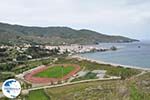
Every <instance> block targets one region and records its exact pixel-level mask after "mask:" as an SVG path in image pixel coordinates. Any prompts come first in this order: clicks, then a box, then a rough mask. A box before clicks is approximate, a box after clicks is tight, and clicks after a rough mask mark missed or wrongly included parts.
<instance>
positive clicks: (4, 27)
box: [0, 23, 138, 45]
mask: <svg viewBox="0 0 150 100" xmlns="http://www.w3.org/2000/svg"><path fill="white" fill-rule="evenodd" d="M134 41H138V40H135V39H130V38H127V37H123V36H109V35H105V34H101V33H98V32H95V31H91V30H86V29H81V30H75V29H72V28H69V27H28V26H21V25H11V24H6V23H0V43H5V44H22V43H31V44H50V45H59V44H64V43H65V44H94V43H99V42H134Z"/></svg>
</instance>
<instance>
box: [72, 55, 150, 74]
mask: <svg viewBox="0 0 150 100" xmlns="http://www.w3.org/2000/svg"><path fill="white" fill-rule="evenodd" d="M71 58H76V59H80V60H87V61H90V62H96V63H99V64H109V65H112V66H114V67H118V66H121V67H124V68H134V69H140V70H145V71H150V68H143V67H139V66H129V65H122V64H116V63H110V62H105V61H101V60H94V59H90V58H87V57H83V56H81V55H78V54H77V55H72V56H71Z"/></svg>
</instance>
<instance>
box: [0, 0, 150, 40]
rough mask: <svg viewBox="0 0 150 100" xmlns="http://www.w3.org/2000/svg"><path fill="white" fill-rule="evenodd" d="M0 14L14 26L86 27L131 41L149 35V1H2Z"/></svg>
mask: <svg viewBox="0 0 150 100" xmlns="http://www.w3.org/2000/svg"><path fill="white" fill-rule="evenodd" d="M0 13H1V15H0V21H2V22H8V23H14V24H22V25H31V26H70V27H73V28H77V29H78V28H89V29H94V30H96V31H99V32H104V33H108V34H117V35H118V34H119V35H127V36H130V37H134V38H141V35H139V34H143V37H144V36H145V35H147V34H149V32H150V29H149V28H148V26H149V19H150V2H149V0H2V1H1V3H0ZM133 33H134V34H133Z"/></svg>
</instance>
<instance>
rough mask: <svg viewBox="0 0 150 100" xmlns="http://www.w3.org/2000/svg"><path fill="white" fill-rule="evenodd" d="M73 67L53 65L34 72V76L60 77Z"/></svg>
mask: <svg viewBox="0 0 150 100" xmlns="http://www.w3.org/2000/svg"><path fill="white" fill-rule="evenodd" d="M74 69H75V67H73V66H53V67H50V68H48V69H47V70H44V71H42V72H39V73H37V74H35V75H34V76H36V77H42V78H62V77H63V76H65V75H67V74H69V73H70V72H71V71H73V70H74Z"/></svg>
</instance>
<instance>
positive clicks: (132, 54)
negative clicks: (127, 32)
mask: <svg viewBox="0 0 150 100" xmlns="http://www.w3.org/2000/svg"><path fill="white" fill-rule="evenodd" d="M98 46H100V47H111V46H116V47H118V48H119V49H118V50H117V51H107V52H95V53H86V54H81V56H83V57H87V58H90V59H94V60H100V61H104V62H110V63H115V64H122V65H129V66H137V67H143V68H150V42H148V41H147V42H136V43H102V44H100V45H98Z"/></svg>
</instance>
